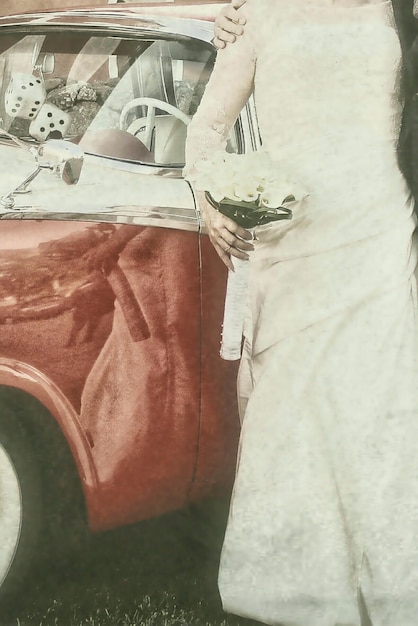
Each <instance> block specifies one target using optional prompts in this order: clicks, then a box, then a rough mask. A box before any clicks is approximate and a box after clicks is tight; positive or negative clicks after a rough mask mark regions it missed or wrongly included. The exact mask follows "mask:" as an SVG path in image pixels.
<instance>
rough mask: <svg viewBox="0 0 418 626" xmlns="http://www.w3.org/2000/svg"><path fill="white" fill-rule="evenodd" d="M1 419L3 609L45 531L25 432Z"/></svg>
mask: <svg viewBox="0 0 418 626" xmlns="http://www.w3.org/2000/svg"><path fill="white" fill-rule="evenodd" d="M1 411H2V413H1V415H0V546H1V549H0V605H1V608H2V610H3V609H4V608H5V607H6V606H8V604H9V602H10V601H11V598H12V597H13V595H14V593H15V592H16V591H17V590H18V589H19V588H21V587H22V582H23V581H24V578H25V576H26V575H27V573H28V571H29V568H30V566H31V564H32V563H33V562H34V557H35V552H36V548H37V546H38V543H39V542H38V539H39V533H40V528H41V516H42V500H41V481H40V476H39V468H38V466H37V463H36V459H35V457H34V456H33V454H32V452H31V448H30V446H29V445H28V441H27V436H26V433H25V432H24V430H23V428H22V427H21V426H20V425H19V423H18V422H17V420H16V419H13V416H11V415H7V414H5V412H4V407H3V408H2V409H1Z"/></svg>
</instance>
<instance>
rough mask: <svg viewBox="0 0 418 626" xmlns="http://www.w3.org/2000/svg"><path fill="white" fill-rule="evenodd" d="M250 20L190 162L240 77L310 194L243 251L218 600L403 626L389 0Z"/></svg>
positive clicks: (270, 136)
mask: <svg viewBox="0 0 418 626" xmlns="http://www.w3.org/2000/svg"><path fill="white" fill-rule="evenodd" d="M245 14H246V17H247V20H248V23H247V27H246V32H245V35H244V36H243V37H242V38H241V39H240V40H239V41H238V42H237V43H236V44H234V45H233V46H229V47H228V48H227V49H226V50H225V51H222V52H220V53H219V55H218V60H217V65H216V68H215V71H214V74H213V76H212V78H211V81H210V83H209V85H208V87H207V91H206V94H205V97H204V100H203V102H202V105H201V107H200V109H199V111H198V113H197V114H196V116H195V118H194V120H193V121H192V124H191V125H190V127H189V137H188V144H187V167H186V171H187V172H188V175H189V176H190V178H193V164H194V163H195V162H196V160H198V159H201V158H209V157H210V155H211V153H212V151H213V150H219V149H223V148H224V146H225V138H226V136H227V132H228V129H229V128H230V127H231V125H232V124H233V123H234V120H235V118H236V116H237V115H238V113H239V111H240V109H241V108H242V106H243V105H244V103H245V100H246V98H247V97H248V95H249V94H250V93H251V92H252V91H253V90H254V95H255V100H256V107H257V115H258V121H259V127H260V130H261V136H262V141H263V146H264V148H265V149H267V150H268V151H269V152H270V154H271V155H272V157H273V158H274V159H276V160H277V161H278V163H279V164H280V165H279V166H281V167H283V168H284V169H285V171H286V172H287V173H290V174H291V175H292V177H293V179H294V180H296V181H298V182H300V184H301V185H303V187H304V188H305V189H307V190H308V192H309V196H308V197H307V198H306V199H305V200H304V201H303V203H302V204H301V205H300V207H299V208H298V209H297V211H296V213H295V215H294V219H293V220H292V221H291V222H276V223H273V224H269V225H266V226H263V227H259V228H258V229H257V238H258V241H257V242H256V249H255V251H254V252H253V253H252V254H251V261H250V268H251V269H250V287H249V303H248V317H247V320H246V328H245V347H244V355H243V358H242V361H241V367H240V375H239V381H238V391H239V396H240V405H241V410H242V420H243V423H242V433H241V442H240V451H239V459H238V466H237V475H236V481H235V486H234V492H233V496H232V502H231V510H230V517H229V521H228V527H227V531H226V536H225V542H224V547H223V552H222V558H221V565H220V573H219V587H220V592H221V596H222V600H223V604H224V607H225V609H226V610H227V611H229V612H232V613H236V614H238V615H242V616H245V617H250V618H254V619H257V620H259V621H261V622H264V623H266V624H272V625H283V626H337V625H338V626H366V625H368V626H369V625H370V624H372V625H373V626H416V623H417V615H418V479H417V477H418V360H417V357H418V331H417V324H418V320H417V295H416V279H415V276H414V269H415V267H416V246H415V244H414V242H413V231H414V228H415V218H414V215H413V206H412V201H411V199H410V194H409V192H408V189H407V186H406V183H405V181H404V179H403V177H402V175H401V173H400V171H399V168H398V165H397V158H396V145H397V139H398V132H399V127H400V120H401V112H402V97H401V90H400V78H401V76H400V74H401V73H400V68H401V50H400V45H399V40H398V36H397V32H396V29H395V26H394V23H393V15H392V10H391V3H390V2H383V3H377V4H370V5H363V6H358V7H339V8H338V7H336V6H334V5H332V4H331V2H329V1H328V0H323V1H322V2H321V0H319V1H318V0H315V1H313V0H312V1H310V0H292V2H289V1H288V0H275V2H274V3H272V2H271V0H248V1H247V4H246V6H245Z"/></svg>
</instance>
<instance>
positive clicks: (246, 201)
mask: <svg viewBox="0 0 418 626" xmlns="http://www.w3.org/2000/svg"><path fill="white" fill-rule="evenodd" d="M193 180H194V184H195V187H196V189H199V190H202V191H205V193H206V198H207V199H208V201H209V202H210V203H211V204H212V206H214V207H215V208H216V209H217V210H218V211H220V212H221V213H223V214H224V215H227V216H228V217H230V218H231V219H232V220H234V221H235V222H237V223H238V224H239V225H240V226H243V227H244V228H248V229H252V228H255V227H256V226H260V225H263V224H267V223H268V222H273V221H278V220H290V219H292V217H293V213H292V210H291V209H290V207H289V205H292V206H293V203H295V202H297V201H298V200H300V199H301V198H302V197H303V196H304V195H306V194H305V193H304V192H303V191H302V190H298V189H296V185H295V184H294V183H293V182H292V181H291V179H289V178H288V177H287V176H286V175H285V174H283V172H282V171H281V168H280V166H279V165H278V164H277V163H274V161H272V159H271V158H270V156H269V154H268V153H267V152H265V151H258V152H250V153H248V154H243V155H238V154H230V153H227V152H217V153H216V154H215V155H214V158H213V159H212V160H210V161H209V160H208V161H200V162H199V163H197V164H196V166H195V173H194V176H193ZM233 263H234V270H235V271H234V272H230V273H229V275H228V284H227V291H226V299H225V312H224V320H223V330H222V343H221V357H222V358H223V359H227V360H231V361H233V360H236V359H239V358H240V356H241V343H242V331H243V325H244V315H245V302H246V299H247V291H248V273H249V267H248V261H241V260H240V259H237V258H234V260H233Z"/></svg>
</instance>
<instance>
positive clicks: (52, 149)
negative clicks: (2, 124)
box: [0, 128, 84, 209]
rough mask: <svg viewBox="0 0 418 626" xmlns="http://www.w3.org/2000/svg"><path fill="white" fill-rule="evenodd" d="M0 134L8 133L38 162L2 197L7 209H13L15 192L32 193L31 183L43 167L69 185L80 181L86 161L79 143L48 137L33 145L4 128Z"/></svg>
mask: <svg viewBox="0 0 418 626" xmlns="http://www.w3.org/2000/svg"><path fill="white" fill-rule="evenodd" d="M0 134H4V135H6V136H7V137H9V138H10V139H12V140H13V141H14V142H15V143H17V144H18V145H19V146H20V147H22V148H25V149H26V150H28V151H29V152H31V153H32V154H33V155H34V157H35V161H36V164H37V165H36V169H35V170H34V171H33V172H32V173H31V174H29V176H27V177H26V178H25V180H23V181H22V182H21V183H20V184H19V185H18V186H17V187H15V188H14V189H12V191H10V192H9V193H7V194H6V195H5V196H3V197H2V198H1V200H0V203H1V204H2V205H3V206H4V207H6V208H7V209H13V207H14V205H15V202H16V201H15V194H21V193H30V191H31V190H30V189H29V188H28V186H29V184H30V183H31V182H32V181H33V180H34V179H35V178H36V177H37V176H38V174H39V172H41V170H43V169H44V170H49V171H50V172H53V173H54V174H56V175H57V176H59V178H61V180H63V181H64V182H65V183H66V184H67V185H75V184H77V183H78V181H79V178H80V174H81V168H82V166H83V161H84V152H83V150H82V149H81V148H80V146H78V145H77V144H73V143H70V142H68V141H64V140H63V139H48V140H47V141H45V142H44V143H41V144H40V145H39V146H33V145H28V144H26V143H25V142H23V141H21V140H20V139H17V138H16V137H14V136H13V135H11V134H10V133H8V132H7V131H5V130H3V129H2V128H0Z"/></svg>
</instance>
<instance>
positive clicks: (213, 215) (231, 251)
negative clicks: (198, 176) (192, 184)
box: [198, 193, 254, 271]
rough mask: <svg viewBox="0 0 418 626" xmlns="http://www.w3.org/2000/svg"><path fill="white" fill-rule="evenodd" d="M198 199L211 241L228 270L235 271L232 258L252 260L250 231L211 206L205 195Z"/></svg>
mask: <svg viewBox="0 0 418 626" xmlns="http://www.w3.org/2000/svg"><path fill="white" fill-rule="evenodd" d="M198 199H199V205H200V210H201V213H202V216H203V219H204V220H205V224H206V227H207V230H208V234H209V239H210V240H211V242H212V244H213V246H214V248H215V250H216V252H217V253H218V255H219V257H220V258H221V259H222V261H223V262H224V263H225V265H226V266H227V268H228V269H230V270H232V271H234V265H233V263H232V260H231V257H233V256H234V257H236V258H237V259H242V260H244V261H248V259H249V258H250V257H249V255H248V252H251V250H254V246H253V244H252V243H249V241H251V240H252V239H253V236H252V234H251V233H250V231H248V230H246V229H245V228H243V227H242V226H239V225H238V224H237V223H236V222H234V221H233V220H231V219H230V218H229V217H227V216H226V215H222V213H220V212H219V211H217V210H216V209H215V208H214V207H213V206H212V205H211V204H209V202H208V201H207V200H206V198H205V194H204V193H199V194H198Z"/></svg>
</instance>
